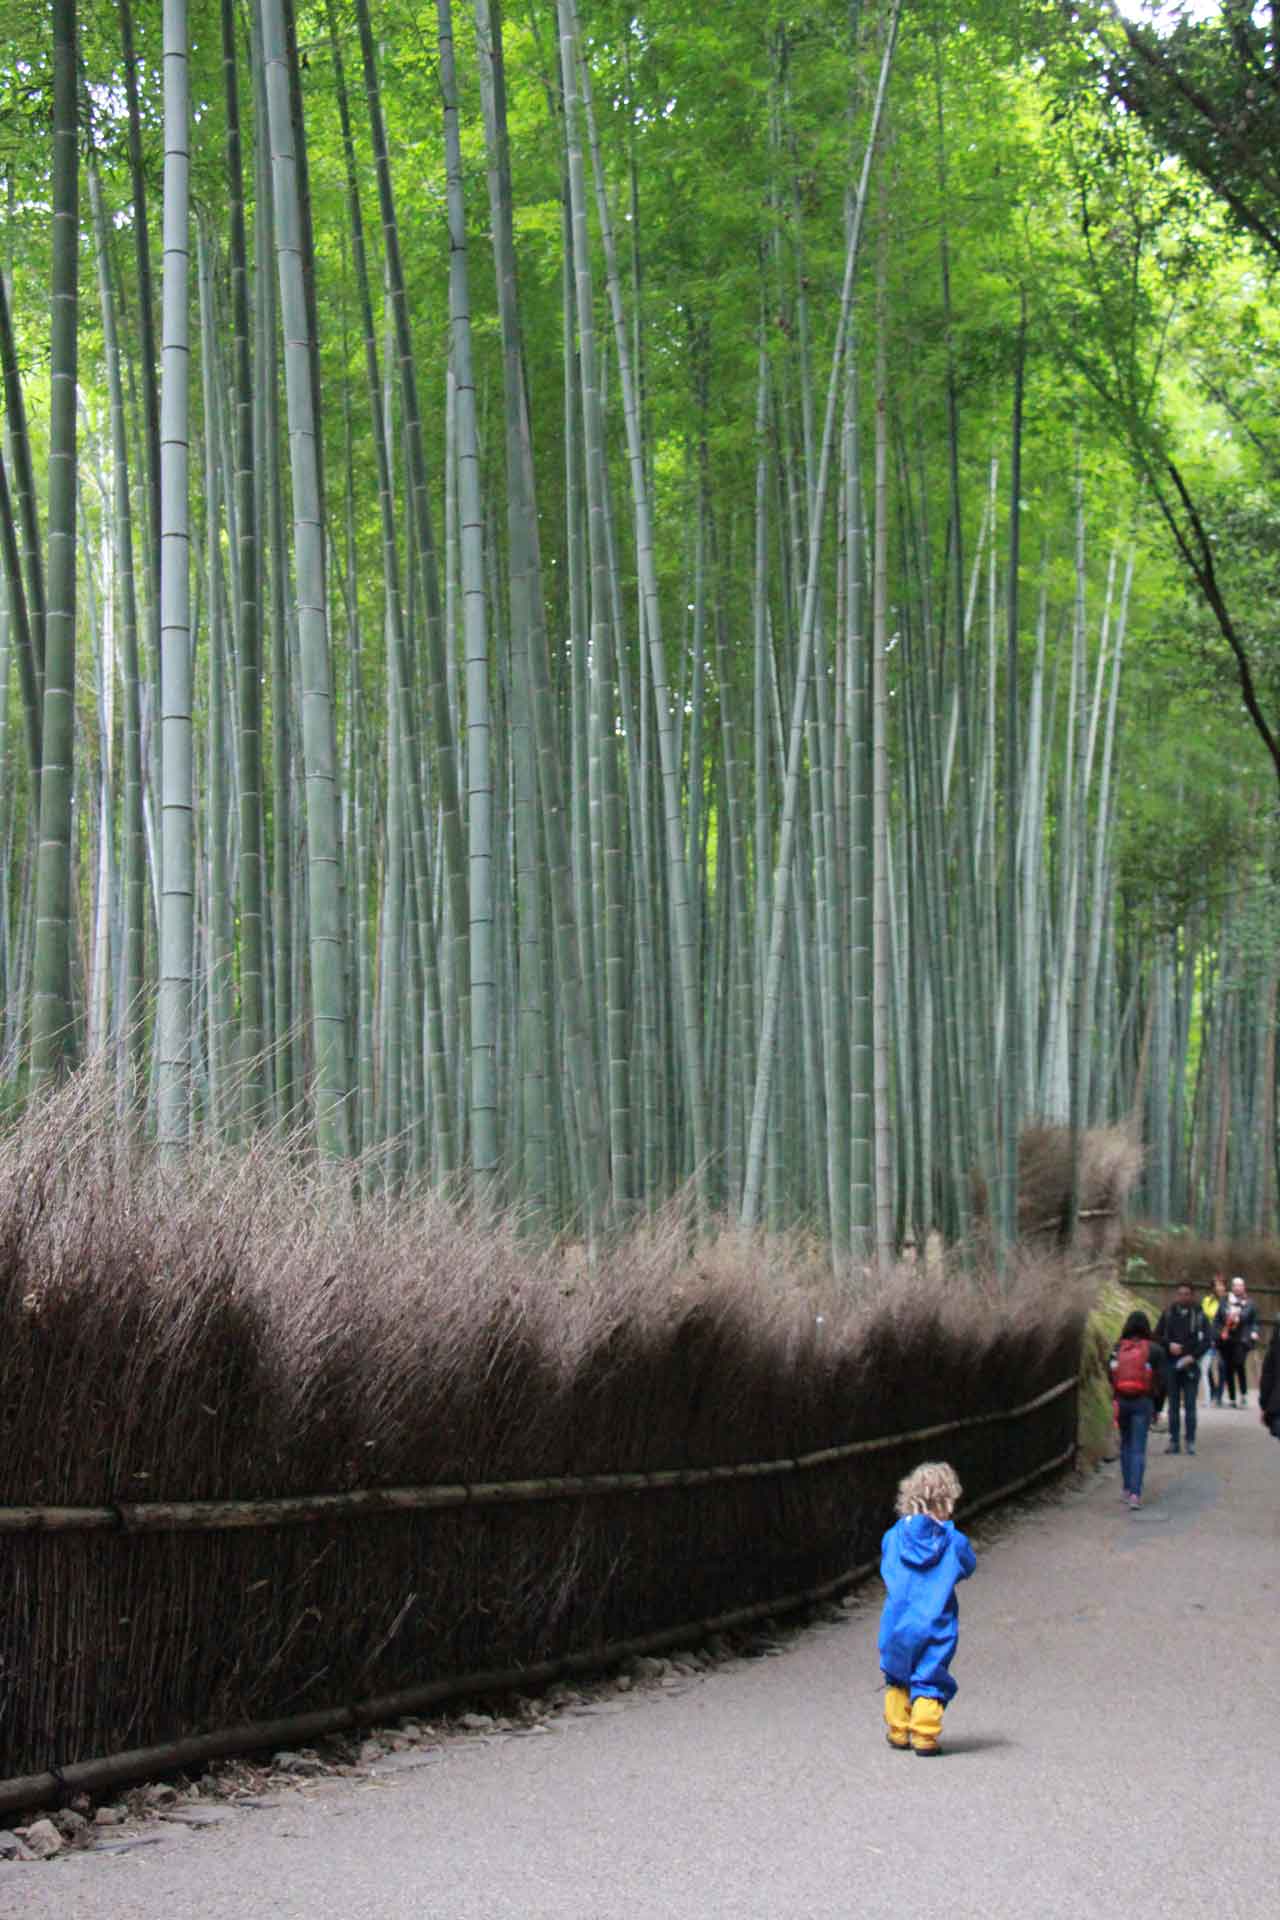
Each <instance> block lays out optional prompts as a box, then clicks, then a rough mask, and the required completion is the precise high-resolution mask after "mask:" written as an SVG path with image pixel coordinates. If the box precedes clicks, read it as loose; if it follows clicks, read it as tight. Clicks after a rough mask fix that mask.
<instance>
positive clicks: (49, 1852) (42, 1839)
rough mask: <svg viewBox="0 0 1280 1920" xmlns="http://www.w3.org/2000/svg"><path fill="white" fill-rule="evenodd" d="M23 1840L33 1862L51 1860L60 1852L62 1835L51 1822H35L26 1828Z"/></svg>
mask: <svg viewBox="0 0 1280 1920" xmlns="http://www.w3.org/2000/svg"><path fill="white" fill-rule="evenodd" d="M23 1838H24V1839H25V1841H26V1843H27V1851H28V1853H29V1854H30V1856H31V1858H32V1859H33V1860H52V1858H53V1856H54V1854H55V1853H61V1852H62V1848H63V1839H62V1835H61V1834H60V1833H59V1832H58V1829H57V1828H56V1827H55V1826H54V1824H53V1822H52V1820H37V1821H36V1822H35V1824H34V1826H30V1827H28V1828H27V1830H26V1833H25V1834H24V1835H23Z"/></svg>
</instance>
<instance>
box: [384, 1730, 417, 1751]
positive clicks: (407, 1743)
mask: <svg viewBox="0 0 1280 1920" xmlns="http://www.w3.org/2000/svg"><path fill="white" fill-rule="evenodd" d="M387 1745H388V1747H389V1748H390V1749H391V1751H392V1753H407V1752H408V1750H409V1748H410V1747H411V1746H412V1745H413V1742H412V1740H409V1739H407V1738H406V1737H405V1735H404V1734H403V1733H393V1734H392V1735H391V1738H390V1739H389V1740H388V1741H387Z"/></svg>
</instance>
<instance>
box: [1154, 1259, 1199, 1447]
mask: <svg viewBox="0 0 1280 1920" xmlns="http://www.w3.org/2000/svg"><path fill="white" fill-rule="evenodd" d="M1155 1338H1156V1339H1157V1340H1158V1341H1159V1342H1160V1345H1161V1346H1162V1347H1163V1348H1164V1350H1165V1352H1166V1353H1167V1354H1168V1356H1169V1359H1168V1365H1167V1366H1166V1368H1165V1381H1166V1385H1167V1388H1168V1394H1169V1444H1168V1446H1167V1447H1166V1448H1165V1452H1166V1453H1181V1452H1182V1444H1181V1443H1182V1411H1183V1408H1184V1407H1185V1409H1186V1414H1187V1452H1188V1453H1194V1452H1195V1450H1196V1399H1197V1396H1198V1394H1199V1391H1200V1357H1201V1355H1202V1354H1203V1353H1204V1351H1205V1349H1206V1348H1207V1347H1208V1345H1209V1323H1208V1321H1207V1320H1206V1319H1205V1317H1204V1310H1203V1309H1202V1308H1201V1307H1198V1306H1197V1305H1196V1302H1195V1296H1194V1294H1193V1293H1192V1291H1191V1282H1190V1281H1189V1280H1184V1281H1183V1283H1182V1285H1181V1286H1180V1287H1179V1288H1178V1290H1177V1292H1176V1294H1175V1295H1174V1299H1173V1305H1172V1306H1171V1307H1166V1308H1165V1310H1164V1312H1163V1313H1162V1314H1161V1315H1160V1318H1159V1319H1158V1320H1157V1321H1156V1331H1155Z"/></svg>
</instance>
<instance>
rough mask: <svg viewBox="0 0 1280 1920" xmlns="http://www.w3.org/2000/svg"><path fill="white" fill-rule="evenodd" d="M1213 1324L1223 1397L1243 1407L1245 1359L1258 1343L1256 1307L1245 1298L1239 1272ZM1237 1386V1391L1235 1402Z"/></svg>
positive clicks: (1246, 1388)
mask: <svg viewBox="0 0 1280 1920" xmlns="http://www.w3.org/2000/svg"><path fill="white" fill-rule="evenodd" d="M1214 1327H1215V1330H1216V1332H1217V1336H1218V1353H1219V1355H1220V1357H1221V1359H1222V1377H1223V1383H1224V1385H1225V1386H1226V1389H1227V1399H1228V1400H1229V1402H1230V1403H1231V1405H1232V1406H1233V1407H1234V1406H1236V1405H1237V1404H1238V1405H1239V1406H1241V1407H1247V1406H1248V1404H1249V1382H1248V1380H1247V1378H1246V1377H1245V1362H1246V1361H1247V1360H1248V1358H1249V1355H1250V1354H1251V1353H1252V1351H1253V1349H1254V1348H1255V1347H1256V1346H1257V1344H1258V1309H1257V1308H1256V1307H1255V1306H1254V1304H1253V1302H1252V1300H1251V1299H1250V1298H1249V1294H1248V1289H1247V1288H1246V1286H1245V1283H1244V1281H1243V1279H1242V1278H1241V1277H1240V1275H1239V1274H1237V1275H1236V1277H1235V1279H1234V1280H1233V1281H1232V1282H1231V1291H1230V1293H1229V1294H1228V1295H1227V1297H1226V1300H1225V1301H1224V1302H1223V1306H1222V1311H1221V1312H1220V1313H1219V1315H1218V1318H1217V1320H1216V1321H1215V1322H1214ZM1237 1388H1239V1393H1240V1398H1239V1401H1238V1402H1237V1399H1236V1389H1237Z"/></svg>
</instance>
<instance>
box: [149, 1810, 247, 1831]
mask: <svg viewBox="0 0 1280 1920" xmlns="http://www.w3.org/2000/svg"><path fill="white" fill-rule="evenodd" d="M232 1817H233V1816H232V1814H231V1811H230V1809H229V1808H228V1807H172V1808H171V1809H170V1810H169V1812H168V1813H162V1814H161V1815H160V1818H161V1819H162V1820H169V1821H172V1823H173V1824H174V1825H175V1826H180V1827H220V1826H221V1825H222V1822H223V1821H224V1820H230V1819H231V1818H232Z"/></svg>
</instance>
